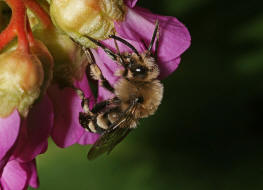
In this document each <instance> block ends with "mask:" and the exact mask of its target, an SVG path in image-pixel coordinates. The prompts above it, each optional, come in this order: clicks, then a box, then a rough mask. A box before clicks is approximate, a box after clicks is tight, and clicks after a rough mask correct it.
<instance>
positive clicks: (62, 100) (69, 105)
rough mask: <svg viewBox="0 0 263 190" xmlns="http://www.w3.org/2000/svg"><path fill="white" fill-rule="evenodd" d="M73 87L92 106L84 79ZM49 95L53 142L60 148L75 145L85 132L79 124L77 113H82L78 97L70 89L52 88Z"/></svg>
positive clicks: (90, 96) (89, 92) (89, 91)
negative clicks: (52, 120)
mask: <svg viewBox="0 0 263 190" xmlns="http://www.w3.org/2000/svg"><path fill="white" fill-rule="evenodd" d="M75 85H76V87H78V88H80V89H82V90H83V91H84V93H85V96H86V97H87V98H88V99H89V100H90V106H92V104H94V98H93V96H92V92H91V90H90V88H89V84H88V81H87V79H86V77H83V79H82V80H81V81H79V82H76V84H75ZM49 95H50V98H51V99H52V102H53V106H54V112H55V118H54V128H53V131H52V138H53V140H54V142H55V143H56V144H57V145H58V146H60V147H68V146H70V145H72V144H75V143H77V142H78V140H79V139H80V137H81V136H82V134H83V133H84V131H85V130H84V129H83V128H82V127H81V125H80V124H79V112H82V111H83V110H82V108H81V100H80V98H79V96H78V95H77V93H76V92H75V91H74V90H73V89H71V88H64V89H60V88H58V87H57V86H52V87H51V88H50V89H49Z"/></svg>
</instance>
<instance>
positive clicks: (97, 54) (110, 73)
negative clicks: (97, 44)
mask: <svg viewBox="0 0 263 190" xmlns="http://www.w3.org/2000/svg"><path fill="white" fill-rule="evenodd" d="M111 41H112V40H105V41H104V42H105V44H107V46H109V43H110V42H111ZM106 42H108V43H106ZM113 47H114V46H113ZM92 53H93V55H94V58H95V60H96V64H97V65H98V66H99V68H100V70H101V72H102V74H103V76H104V77H105V78H106V79H107V80H108V81H109V83H110V84H111V85H113V84H114V83H115V82H116V81H117V80H118V77H116V76H114V72H115V71H116V70H117V69H118V67H119V66H118V65H117V64H116V63H115V62H114V61H112V59H111V58H110V57H109V56H108V55H107V54H106V53H105V52H104V51H103V50H102V49H101V48H99V49H98V50H97V51H96V50H92Z"/></svg>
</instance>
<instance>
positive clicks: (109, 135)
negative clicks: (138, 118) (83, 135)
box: [88, 101, 136, 160]
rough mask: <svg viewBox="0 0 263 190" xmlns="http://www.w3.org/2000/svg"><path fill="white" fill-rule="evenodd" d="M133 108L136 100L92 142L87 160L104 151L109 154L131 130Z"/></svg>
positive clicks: (134, 108)
mask: <svg viewBox="0 0 263 190" xmlns="http://www.w3.org/2000/svg"><path fill="white" fill-rule="evenodd" d="M135 110H136V102H135V101H133V102H132V104H131V105H130V106H129V107H128V108H127V110H126V111H125V112H124V113H123V114H122V116H121V117H120V119H118V120H117V121H116V122H114V123H113V124H112V125H111V126H110V127H109V129H108V130H106V131H105V132H104V133H103V134H102V136H100V138H99V139H98V140H97V141H96V142H95V143H94V144H93V146H92V147H91V149H90V151H89V153H88V159H89V160H93V159H95V158H97V157H98V156H100V155H101V154H103V153H105V152H107V153H108V154H109V153H110V152H111V151H112V149H113V148H114V147H115V146H116V145H117V144H119V143H120V142H121V141H122V140H123V139H124V138H125V137H126V136H127V135H128V134H129V132H130V131H131V130H132V129H131V128H130V124H131V121H132V118H133V114H134V112H135Z"/></svg>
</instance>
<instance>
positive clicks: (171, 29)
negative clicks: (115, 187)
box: [49, 0, 191, 147]
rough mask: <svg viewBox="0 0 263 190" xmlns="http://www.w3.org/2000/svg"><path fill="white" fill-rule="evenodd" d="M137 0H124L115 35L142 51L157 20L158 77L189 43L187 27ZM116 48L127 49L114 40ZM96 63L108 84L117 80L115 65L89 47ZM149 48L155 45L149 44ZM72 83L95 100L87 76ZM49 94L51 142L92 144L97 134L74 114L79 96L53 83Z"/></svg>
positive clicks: (177, 60) (172, 67)
mask: <svg viewBox="0 0 263 190" xmlns="http://www.w3.org/2000/svg"><path fill="white" fill-rule="evenodd" d="M136 2H137V0H126V1H125V3H126V5H127V6H128V10H127V15H126V19H125V21H123V22H119V23H117V22H116V23H115V28H116V31H117V34H116V35H118V36H120V37H121V38H123V39H125V40H126V41H128V42H130V43H131V44H132V45H133V46H135V48H136V49H137V50H138V51H139V52H143V51H145V45H144V44H149V43H150V40H151V37H152V34H153V31H154V27H155V22H156V20H158V21H159V23H160V27H159V28H160V42H159V48H158V63H159V68H160V71H161V73H160V78H164V77H167V76H168V75H170V74H171V73H172V72H173V71H174V70H175V69H176V68H177V67H178V65H179V63H180V61H181V58H180V56H181V54H182V53H183V52H184V51H185V50H186V49H187V48H188V47H189V46H190V41H191V37H190V34H189V32H188V30H187V28H186V27H185V26H184V25H183V24H182V23H181V22H179V21H178V20H177V19H176V18H174V17H170V16H160V15H156V14H152V13H151V12H150V11H148V10H146V9H142V8H139V7H135V4H136ZM103 43H104V44H106V45H107V46H108V47H111V48H112V49H114V48H115V46H114V42H113V40H112V39H108V40H104V41H103ZM118 45H119V48H120V51H121V52H123V51H130V49H129V48H127V47H126V46H125V45H123V44H120V43H119V44H118ZM92 51H93V54H94V56H95V59H96V63H97V64H98V66H99V67H100V69H101V70H102V73H103V75H104V76H105V78H106V79H107V80H108V81H109V82H110V83H111V84H112V85H114V83H115V82H116V81H117V80H118V77H116V76H114V72H115V71H116V70H117V68H118V67H119V66H118V65H117V64H116V63H115V62H114V61H112V60H111V59H110V58H109V56H108V55H106V54H105V52H104V51H103V50H102V49H101V48H98V50H92ZM153 51H155V49H154V48H153ZM75 86H76V87H78V88H80V89H82V90H83V91H84V93H85V96H86V97H87V98H89V102H90V106H91V107H92V106H93V105H94V103H95V98H94V96H93V94H92V92H91V90H90V87H89V84H88V81H87V78H86V77H84V78H83V79H82V80H81V81H76V82H75ZM49 96H50V97H51V100H52V102H53V104H54V111H55V120H54V128H53V131H52V138H53V140H54V142H55V143H56V144H57V145H58V146H60V147H67V146H70V145H72V144H75V143H78V144H92V143H94V142H95V140H96V139H97V137H98V135H96V134H93V133H90V132H86V131H85V130H84V129H83V128H82V127H81V126H80V124H79V120H78V115H79V112H81V111H82V108H81V100H80V98H79V97H78V95H77V94H76V92H75V91H74V90H72V89H70V88H65V89H62V90H61V89H58V87H56V86H53V87H51V88H50V89H49ZM109 96H112V94H111V93H109V92H108V91H106V90H105V89H103V88H101V87H99V97H98V99H97V101H101V100H103V99H107V98H109Z"/></svg>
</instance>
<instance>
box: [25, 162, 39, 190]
mask: <svg viewBox="0 0 263 190" xmlns="http://www.w3.org/2000/svg"><path fill="white" fill-rule="evenodd" d="M26 164H27V167H28V171H29V172H28V173H29V175H28V176H29V179H28V183H29V185H30V186H31V187H33V188H38V186H39V179H38V175H37V168H36V160H35V159H34V160H32V161H31V162H28V163H26Z"/></svg>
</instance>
